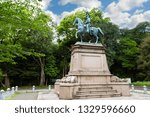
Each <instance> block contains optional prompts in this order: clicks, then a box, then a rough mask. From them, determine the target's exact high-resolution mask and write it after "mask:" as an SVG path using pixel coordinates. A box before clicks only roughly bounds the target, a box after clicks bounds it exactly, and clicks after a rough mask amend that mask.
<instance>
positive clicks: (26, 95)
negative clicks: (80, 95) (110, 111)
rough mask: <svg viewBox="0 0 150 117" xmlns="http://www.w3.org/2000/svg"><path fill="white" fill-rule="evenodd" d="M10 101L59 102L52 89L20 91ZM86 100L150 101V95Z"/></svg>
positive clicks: (141, 94) (136, 94)
mask: <svg viewBox="0 0 150 117" xmlns="http://www.w3.org/2000/svg"><path fill="white" fill-rule="evenodd" d="M20 92H21V91H20ZM12 100H59V97H58V95H57V94H56V93H55V91H54V90H53V89H52V90H51V91H48V90H46V89H45V90H41V91H40V90H39V91H38V92H25V91H22V93H20V94H18V95H16V96H15V97H14V98H13V99H12ZM82 100H85V99H82ZM86 100H150V94H143V93H135V92H134V93H133V92H132V93H131V95H130V96H128V97H124V96H122V97H111V98H93V99H86Z"/></svg>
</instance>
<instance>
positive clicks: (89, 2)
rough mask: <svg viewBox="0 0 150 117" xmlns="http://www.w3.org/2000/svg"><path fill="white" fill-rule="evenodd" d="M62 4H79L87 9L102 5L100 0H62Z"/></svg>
mask: <svg viewBox="0 0 150 117" xmlns="http://www.w3.org/2000/svg"><path fill="white" fill-rule="evenodd" d="M59 3H60V4H61V5H66V4H69V3H70V4H77V5H78V6H79V7H85V8H87V9H91V8H98V7H101V1H99V0H60V2H59Z"/></svg>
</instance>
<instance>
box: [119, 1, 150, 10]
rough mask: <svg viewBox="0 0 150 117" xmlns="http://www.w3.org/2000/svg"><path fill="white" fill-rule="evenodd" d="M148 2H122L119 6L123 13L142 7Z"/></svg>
mask: <svg viewBox="0 0 150 117" xmlns="http://www.w3.org/2000/svg"><path fill="white" fill-rule="evenodd" d="M147 1H148V0H120V1H119V2H118V4H117V6H118V7H119V8H120V9H121V10H122V11H129V10H131V9H132V8H134V7H142V6H143V3H145V2H147Z"/></svg>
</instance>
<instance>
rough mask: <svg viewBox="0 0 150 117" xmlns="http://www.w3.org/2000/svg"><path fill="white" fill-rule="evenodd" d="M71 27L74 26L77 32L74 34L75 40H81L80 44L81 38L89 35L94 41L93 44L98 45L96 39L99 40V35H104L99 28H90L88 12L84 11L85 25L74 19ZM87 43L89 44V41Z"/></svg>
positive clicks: (78, 19)
mask: <svg viewBox="0 0 150 117" xmlns="http://www.w3.org/2000/svg"><path fill="white" fill-rule="evenodd" d="M73 25H76V26H77V28H78V30H77V32H76V35H75V36H76V38H78V36H79V38H80V39H81V42H83V37H84V36H85V34H89V35H90V36H93V37H94V38H95V39H96V41H95V43H98V39H99V34H102V35H104V33H103V31H102V30H101V28H99V27H98V28H96V27H92V26H91V18H90V14H89V12H87V11H86V20H85V23H83V21H82V20H81V19H80V18H78V17H76V18H75V20H74V22H73ZM89 43H91V40H90V41H89Z"/></svg>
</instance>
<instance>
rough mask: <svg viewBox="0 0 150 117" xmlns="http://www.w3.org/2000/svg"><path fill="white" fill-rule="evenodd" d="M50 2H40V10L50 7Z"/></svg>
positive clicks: (49, 0) (47, 0)
mask: <svg viewBox="0 0 150 117" xmlns="http://www.w3.org/2000/svg"><path fill="white" fill-rule="evenodd" d="M51 1H52V0H42V1H40V2H39V4H40V8H41V9H43V10H46V9H47V8H48V6H49V5H50V3H51Z"/></svg>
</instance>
